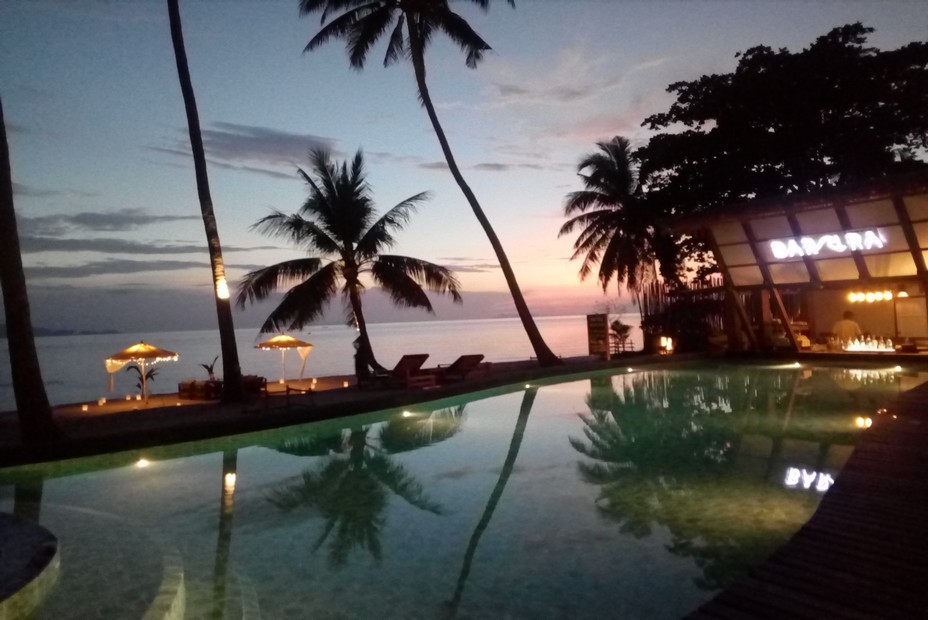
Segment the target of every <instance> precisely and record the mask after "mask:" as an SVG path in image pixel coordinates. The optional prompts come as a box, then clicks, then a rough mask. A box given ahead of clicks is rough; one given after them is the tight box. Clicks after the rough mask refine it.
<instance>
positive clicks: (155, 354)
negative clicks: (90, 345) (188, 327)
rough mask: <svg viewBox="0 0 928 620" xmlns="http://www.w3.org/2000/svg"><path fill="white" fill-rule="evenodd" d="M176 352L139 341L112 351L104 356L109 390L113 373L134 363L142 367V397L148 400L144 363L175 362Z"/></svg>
mask: <svg viewBox="0 0 928 620" xmlns="http://www.w3.org/2000/svg"><path fill="white" fill-rule="evenodd" d="M177 357H178V355H177V353H174V352H173V351H168V350H167V349H162V348H161V347H156V346H154V345H151V344H147V343H145V342H142V341H139V342H138V343H137V344H134V345H132V346H131V347H129V348H127V349H123V350H122V351H119V352H118V353H113V354H112V355H110V356H109V357H108V358H106V371H107V372H108V373H110V390H111V391H112V381H113V373H114V372H118V371H119V370H122V368H123V367H124V366H125V365H126V364H131V363H135V364H138V365H139V367H140V368H141V369H142V398H144V399H145V400H148V381H147V377H146V376H145V375H146V374H147V373H146V371H145V365H146V364H157V363H158V362H176V361H177Z"/></svg>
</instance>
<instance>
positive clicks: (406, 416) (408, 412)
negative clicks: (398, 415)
mask: <svg viewBox="0 0 928 620" xmlns="http://www.w3.org/2000/svg"><path fill="white" fill-rule="evenodd" d="M412 416H413V413H412V411H404V412H403V417H404V418H411V417H412Z"/></svg>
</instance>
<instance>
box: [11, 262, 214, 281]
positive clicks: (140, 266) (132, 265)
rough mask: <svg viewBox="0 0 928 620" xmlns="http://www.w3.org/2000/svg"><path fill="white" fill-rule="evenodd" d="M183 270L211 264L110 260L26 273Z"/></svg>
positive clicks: (87, 274) (56, 275) (53, 275)
mask: <svg viewBox="0 0 928 620" xmlns="http://www.w3.org/2000/svg"><path fill="white" fill-rule="evenodd" d="M181 269H209V263H208V262H207V261H181V260H165V261H138V260H116V259H108V260H103V261H96V262H91V263H85V264H83V265H68V266H50V265H48V266H39V267H26V268H25V272H26V276H27V277H28V278H87V277H91V276H101V275H118V274H129V273H145V272H152V271H177V270H181Z"/></svg>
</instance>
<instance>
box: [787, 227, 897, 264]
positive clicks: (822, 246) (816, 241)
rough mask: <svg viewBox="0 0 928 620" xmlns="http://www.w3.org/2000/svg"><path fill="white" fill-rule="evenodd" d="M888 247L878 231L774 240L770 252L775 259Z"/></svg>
mask: <svg viewBox="0 0 928 620" xmlns="http://www.w3.org/2000/svg"><path fill="white" fill-rule="evenodd" d="M885 246H886V238H885V237H884V236H883V234H882V233H881V232H880V231H878V230H861V231H856V232H846V233H831V234H827V235H820V236H818V237H800V238H799V239H774V240H773V241H771V242H770V251H771V252H772V253H773V256H774V258H779V259H784V258H794V257H802V256H818V255H819V254H821V253H823V252H830V253H833V254H844V253H846V252H851V251H854V250H879V249H882V248H883V247H885Z"/></svg>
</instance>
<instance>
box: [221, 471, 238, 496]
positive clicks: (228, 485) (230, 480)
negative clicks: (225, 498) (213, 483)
mask: <svg viewBox="0 0 928 620" xmlns="http://www.w3.org/2000/svg"><path fill="white" fill-rule="evenodd" d="M235 478H236V476H235V472H231V471H230V472H229V473H227V474H226V475H225V476H224V477H223V479H222V490H223V492H224V493H234V492H235Z"/></svg>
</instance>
